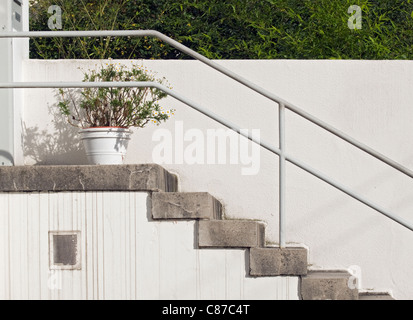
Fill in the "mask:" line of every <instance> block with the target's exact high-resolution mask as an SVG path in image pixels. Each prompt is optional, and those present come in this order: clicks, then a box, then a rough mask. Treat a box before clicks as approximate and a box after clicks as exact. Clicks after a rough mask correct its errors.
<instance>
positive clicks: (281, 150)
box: [0, 30, 413, 247]
mask: <svg viewBox="0 0 413 320" xmlns="http://www.w3.org/2000/svg"><path fill="white" fill-rule="evenodd" d="M144 36H150V37H156V38H158V39H160V40H162V41H164V42H165V43H168V44H169V45H171V46H173V47H174V48H176V49H178V50H180V51H181V52H183V53H185V54H187V55H189V56H191V57H192V58H194V59H196V60H199V61H201V62H203V63H204V64H206V65H208V66H209V67H211V68H213V69H215V70H217V71H219V72H220V73H222V74H224V75H226V76H228V77H230V78H232V79H233V80H235V81H237V82H239V83H241V84H243V85H244V86H246V87H248V88H250V89H251V90H253V91H255V92H257V93H259V94H261V95H262V96H264V97H266V98H268V99H270V100H272V101H274V102H276V103H277V104H278V105H279V147H278V148H277V147H274V146H272V145H271V144H269V143H267V142H265V141H262V140H260V139H257V138H256V137H254V136H252V135H250V134H249V133H246V132H245V131H243V130H241V128H239V127H238V126H237V125H236V124H234V123H232V122H231V121H229V120H226V119H224V118H222V117H221V116H219V115H217V114H215V113H213V112H211V111H209V110H208V109H206V108H204V107H202V106H200V105H199V104H197V103H195V102H193V101H191V100H189V99H187V98H186V97H184V96H183V95H181V94H179V93H177V92H175V91H173V90H171V89H169V88H167V87H165V86H163V85H161V84H158V83H152V82H98V83H97V82H49V83H46V82H35V83H33V82H32V83H31V82H21V83H0V88H84V87H153V88H157V89H159V90H162V91H164V92H165V93H167V94H168V95H170V96H172V97H174V98H175V99H177V100H179V101H181V102H183V103H185V104H186V105H188V106H190V107H192V108H193V109H195V110H197V111H199V112H201V113H202V114H204V115H206V116H208V117H210V118H212V119H214V120H215V121H217V122H219V123H221V124H222V125H224V126H226V127H227V128H229V129H231V130H233V131H235V132H237V133H238V134H240V135H242V136H244V137H246V138H248V139H249V140H251V141H253V142H255V143H257V144H259V145H260V146H261V147H263V148H265V149H267V150H269V151H270V152H272V153H274V154H276V155H278V156H279V157H280V161H279V245H280V247H285V244H286V242H285V190H286V162H290V163H292V164H294V165H295V166H297V167H299V168H301V169H302V170H305V171H307V172H308V173H310V174H311V175H313V176H315V177H317V178H319V179H321V180H323V181H324V182H326V183H328V184H330V185H331V186H333V187H335V188H336V189H338V190H340V191H342V192H344V193H345V194H347V195H349V196H351V197H352V198H354V199H356V200H358V201H360V202H361V203H363V204H365V205H367V206H368V207H370V208H372V209H374V210H376V211H377V212H379V213H381V214H383V215H384V216H386V217H388V218H390V219H391V220H393V221H395V222H397V223H399V224H401V225H402V226H404V227H406V228H408V229H409V230H411V231H413V224H412V223H410V222H408V221H406V220H405V219H403V218H401V217H399V216H398V215H396V214H394V213H392V212H390V211H388V210H387V209H385V208H383V207H381V206H379V205H377V204H376V203H374V202H372V201H370V200H369V199H367V198H365V197H364V196H362V195H360V194H359V193H357V192H355V191H353V190H351V189H350V188H348V187H346V186H344V185H343V184H341V183H339V182H337V181H334V180H333V179H331V178H329V177H328V176H326V175H325V174H324V173H322V172H320V171H318V170H316V169H314V168H312V167H310V166H308V165H307V164H305V163H303V162H301V161H300V160H299V159H296V158H295V157H293V156H291V155H289V154H287V153H286V152H285V110H286V109H288V110H290V111H292V112H294V113H296V114H298V115H299V116H301V117H303V118H304V119H306V120H308V121H310V122H312V123H314V124H316V125H317V126H319V127H321V128H323V129H324V130H326V131H328V132H330V133H331V134H333V135H335V136H337V137H339V138H341V139H342V140H344V141H346V142H348V143H350V144H351V145H353V146H355V147H357V148H358V149H360V150H362V151H364V152H366V153H367V154H369V155H371V156H373V157H374V158H376V159H378V160H380V161H381V162H383V163H385V164H387V165H388V166H390V167H392V168H394V169H396V170H398V171H400V172H402V173H403V174H405V175H407V176H408V177H410V178H413V171H412V170H410V169H409V168H406V167H404V166H402V165H401V164H399V163H397V162H395V161H393V160H392V159H389V158H388V157H386V156H384V155H383V154H381V153H379V152H377V151H376V150H374V149H372V148H370V147H369V146H367V145H365V144H363V143H361V142H359V141H357V140H356V139H354V138H352V137H350V136H349V135H347V134H345V133H344V132H342V131H340V130H338V129H336V128H334V127H333V126H331V125H329V124H327V123H325V122H323V121H322V120H320V119H318V118H316V117H314V116H312V115H310V114H309V113H307V112H305V111H304V110H302V109H301V108H299V107H297V106H295V105H294V104H292V103H289V102H288V101H285V100H284V99H281V98H280V97H278V96H277V95H275V94H273V93H271V92H269V91H267V90H266V89H264V88H261V87H260V86H258V85H256V84H254V83H252V82H251V81H249V80H247V79H245V78H243V77H241V76H239V75H237V74H236V73H234V72H232V71H231V70H228V69H227V68H225V67H223V66H221V65H219V64H218V63H216V62H214V61H212V60H210V59H208V58H206V57H204V56H203V55H201V54H199V53H197V52H195V51H193V50H191V49H189V48H188V47H186V46H184V45H182V44H181V43H179V42H177V41H175V40H173V39H171V38H170V37H168V36H166V35H164V34H162V33H160V32H158V31H154V30H133V31H131V30H128V31H120V30H115V31H113V30H111V31H28V32H1V33H0V38H39V37H44V38H50V37H144Z"/></svg>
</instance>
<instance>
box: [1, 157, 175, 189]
mask: <svg viewBox="0 0 413 320" xmlns="http://www.w3.org/2000/svg"><path fill="white" fill-rule="evenodd" d="M46 191H52V192H53V191H54V192H59V191H155V192H160V191H164V192H174V191H177V177H176V176H175V175H173V174H171V173H170V172H168V171H167V170H165V169H164V168H163V167H161V166H159V165H157V164H136V165H135V164H134V165H80V166H79V165H61V166H14V167H8V166H5V167H0V192H46Z"/></svg>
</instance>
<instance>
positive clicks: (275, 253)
mask: <svg viewBox="0 0 413 320" xmlns="http://www.w3.org/2000/svg"><path fill="white" fill-rule="evenodd" d="M306 274H307V249H305V248H298V247H297V248H251V250H250V275H251V276H301V275H306Z"/></svg>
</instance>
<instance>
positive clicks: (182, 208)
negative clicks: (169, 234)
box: [152, 192, 222, 219]
mask: <svg viewBox="0 0 413 320" xmlns="http://www.w3.org/2000/svg"><path fill="white" fill-rule="evenodd" d="M221 212H222V206H221V203H220V202H219V201H218V200H217V199H215V198H214V197H212V196H211V195H210V194H209V193H206V192H194V193H186V192H168V193H158V192H156V193H153V194H152V217H153V218H154V219H221Z"/></svg>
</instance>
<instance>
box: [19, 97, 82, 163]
mask: <svg viewBox="0 0 413 320" xmlns="http://www.w3.org/2000/svg"><path fill="white" fill-rule="evenodd" d="M56 96H57V95H56ZM56 101H58V100H56ZM48 113H49V115H50V118H51V119H52V121H51V122H52V124H53V130H50V128H48V129H40V128H39V126H37V125H36V126H33V127H27V126H26V123H25V122H22V137H21V140H22V141H21V142H22V145H23V153H24V157H25V159H27V158H30V159H31V161H34V162H35V165H84V164H88V161H87V158H86V155H85V152H84V148H83V145H82V143H81V141H80V139H79V135H78V131H79V129H78V128H76V127H73V126H71V125H70V124H69V123H68V121H67V117H66V116H64V115H62V114H61V113H60V110H59V107H58V102H56V103H54V104H49V105H48Z"/></svg>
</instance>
